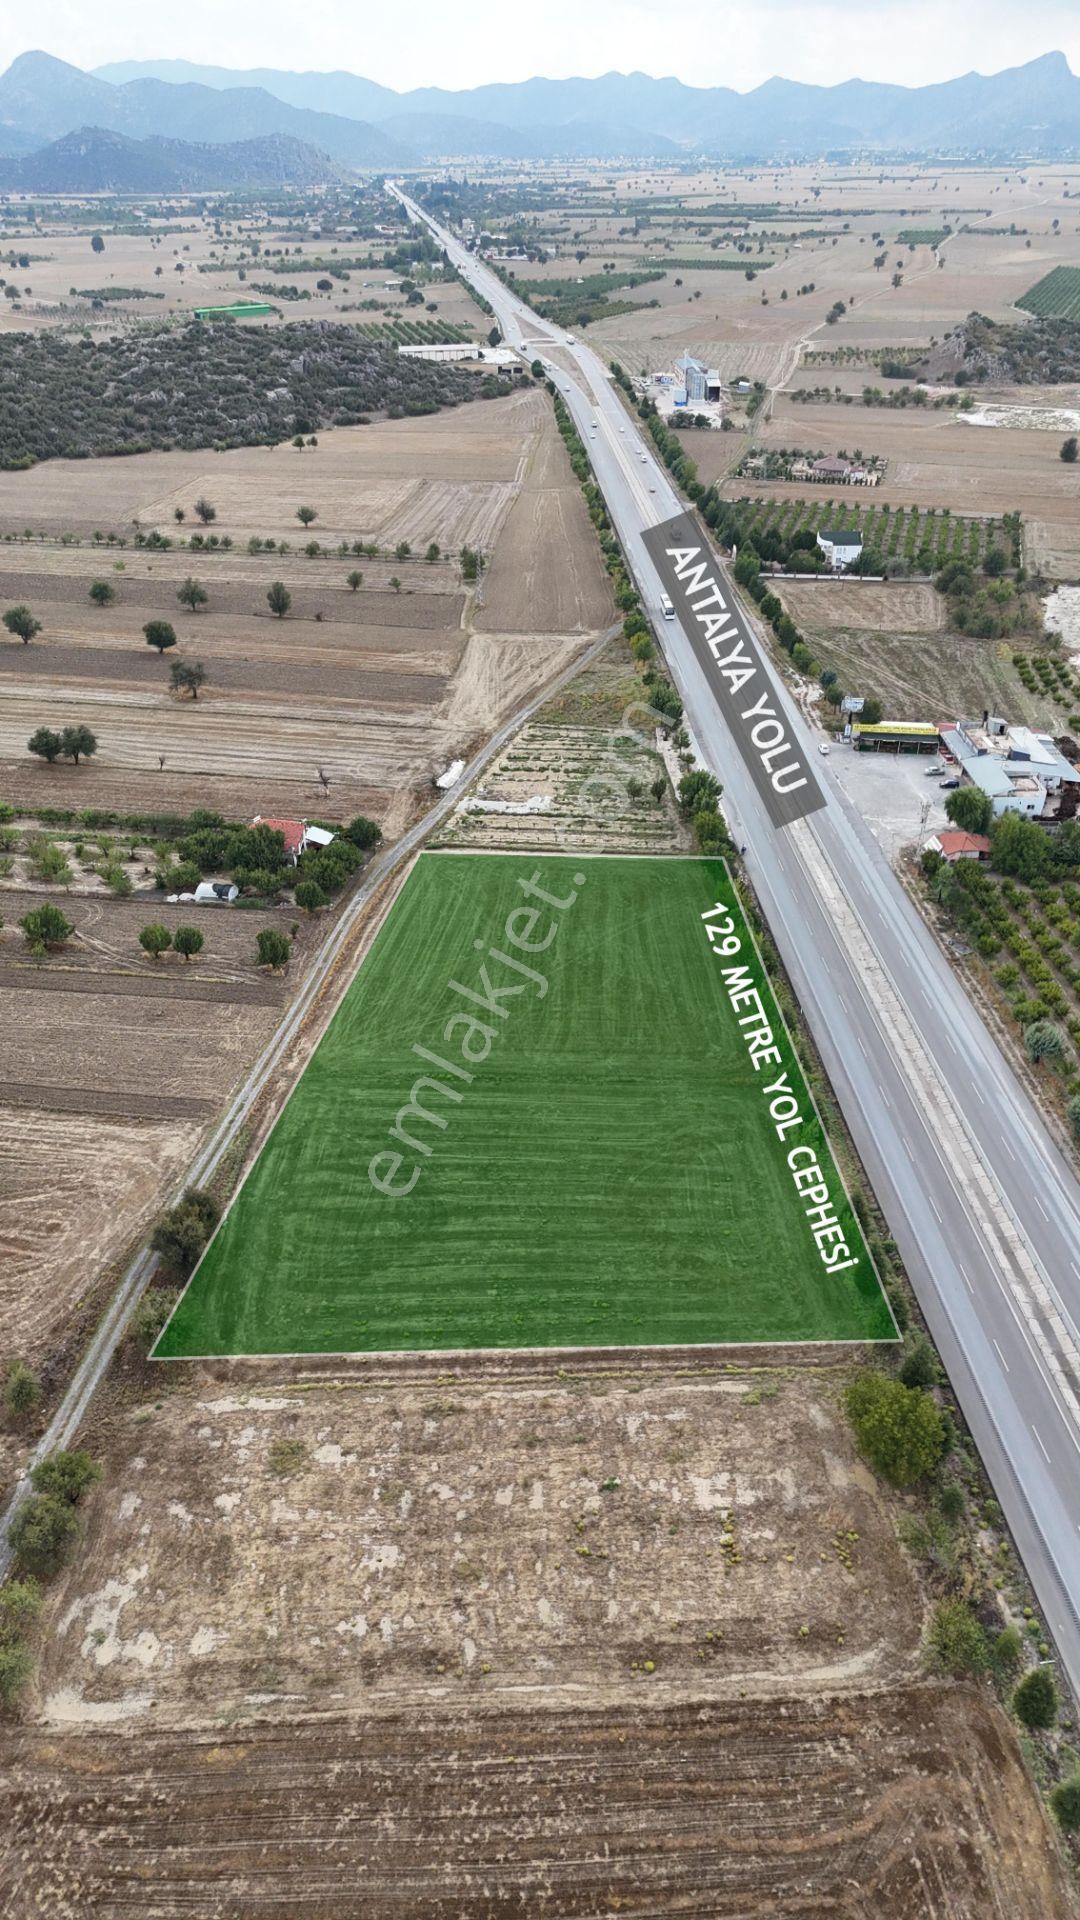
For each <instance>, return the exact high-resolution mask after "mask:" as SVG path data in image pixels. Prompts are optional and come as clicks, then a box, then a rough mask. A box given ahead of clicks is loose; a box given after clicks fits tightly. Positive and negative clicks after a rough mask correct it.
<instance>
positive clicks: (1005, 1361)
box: [994, 1340, 1035, 1433]
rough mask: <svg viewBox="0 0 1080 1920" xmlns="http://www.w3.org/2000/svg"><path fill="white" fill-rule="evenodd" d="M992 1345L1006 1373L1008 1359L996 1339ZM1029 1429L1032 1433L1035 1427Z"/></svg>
mask: <svg viewBox="0 0 1080 1920" xmlns="http://www.w3.org/2000/svg"><path fill="white" fill-rule="evenodd" d="M994 1346H995V1347H996V1348H997V1357H998V1359H999V1360H1000V1361H1001V1364H1002V1366H1003V1367H1004V1369H1005V1371H1006V1373H1008V1372H1009V1363H1008V1361H1007V1360H1006V1358H1005V1355H1004V1354H1003V1353H1002V1351H1001V1348H1000V1347H999V1346H998V1343H997V1341H996V1340H995V1341H994ZM1031 1431H1032V1433H1034V1432H1035V1429H1034V1427H1032V1429H1031Z"/></svg>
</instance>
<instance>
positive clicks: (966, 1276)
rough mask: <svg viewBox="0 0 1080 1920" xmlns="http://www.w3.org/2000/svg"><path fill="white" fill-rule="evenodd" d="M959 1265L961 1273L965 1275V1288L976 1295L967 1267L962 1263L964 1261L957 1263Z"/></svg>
mask: <svg viewBox="0 0 1080 1920" xmlns="http://www.w3.org/2000/svg"><path fill="white" fill-rule="evenodd" d="M957 1265H958V1266H959V1268H960V1272H961V1273H962V1274H963V1276H964V1285H965V1287H966V1288H967V1290H968V1292H969V1293H970V1294H974V1292H975V1289H974V1287H973V1286H972V1284H971V1281H970V1280H969V1279H968V1270H967V1268H966V1267H965V1265H964V1263H963V1261H962V1260H961V1261H958V1262H957Z"/></svg>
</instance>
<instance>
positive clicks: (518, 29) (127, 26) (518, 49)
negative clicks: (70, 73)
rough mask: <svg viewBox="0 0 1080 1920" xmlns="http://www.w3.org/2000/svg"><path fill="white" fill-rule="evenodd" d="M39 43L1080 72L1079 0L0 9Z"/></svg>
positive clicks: (754, 73) (465, 64) (277, 56)
mask: <svg viewBox="0 0 1080 1920" xmlns="http://www.w3.org/2000/svg"><path fill="white" fill-rule="evenodd" d="M31 35H32V41H31V44H33V45H36V46H39V47H44V48H46V49H47V50H48V51H49V52H50V53H53V54H56V55H57V56H58V57H59V58H60V59H62V60H70V61H71V62H73V63H74V65H76V66H79V67H84V68H94V67H96V66H100V65H103V64H105V63H107V62H114V61H125V60H139V61H146V60H160V59H166V58H169V59H186V60H193V61H198V62H213V63H215V64H217V65H220V66H229V67H236V68H241V69H245V68H254V67H277V68H282V67H288V68H292V69H294V70H298V71H303V70H310V69H313V68H314V69H320V70H324V71H325V70H333V69H345V70H346V71H348V72H351V73H359V74H363V75H365V76H366V77H367V78H369V79H371V80H377V81H379V82H381V84H382V85H384V86H389V87H394V88H395V89H397V90H398V91H404V90H406V89H408V88H410V87H418V86H441V87H471V86H477V85H480V84H483V83H485V82H488V81H498V80H501V81H511V80H524V79H527V78H529V77H530V76H531V75H533V74H538V73H539V74H547V75H551V76H553V77H566V76H568V75H574V74H583V75H587V76H595V75H597V74H601V73H605V72H607V71H609V70H610V69H611V68H618V69H619V70H621V71H622V72H624V73H625V72H628V71H630V70H632V69H635V68H636V69H639V70H643V71H644V72H647V73H652V74H660V75H667V74H673V75H675V76H676V77H677V78H679V79H680V80H683V81H685V82H687V83H688V84H690V85H693V86H729V87H736V88H738V89H740V90H745V89H747V88H750V87H754V86H758V85H760V83H761V82H762V81H764V80H767V79H769V78H771V77H772V76H773V75H774V74H777V73H779V74H782V75H783V76H784V77H785V78H786V79H789V80H803V81H811V82H814V83H816V84H819V85H824V86H827V85H830V84H835V82H836V81H838V80H848V79H852V78H856V77H858V78H861V79H865V80H891V81H895V82H898V83H900V84H901V85H906V86H919V85H925V84H926V83H927V82H928V81H934V80H946V79H950V78H953V77H954V76H956V75H958V74H961V73H965V72H968V71H969V70H971V69H972V68H975V69H977V70H978V71H979V72H981V73H993V72H996V71H999V70H1000V69H1001V68H1002V67H1008V66H1015V65H1020V64H1021V63H1023V62H1024V61H1026V60H1030V59H1031V58H1032V57H1033V56H1035V55H1037V54H1040V53H1046V52H1048V51H1050V50H1052V49H1060V50H1061V51H1062V52H1063V53H1064V54H1065V55H1066V56H1067V57H1068V59H1069V61H1070V64H1071V66H1072V67H1073V70H1074V71H1080V5H1078V4H1077V0H1028V4H1025V5H1024V6H1018V5H1016V4H1015V0H982V4H981V5H979V6H975V5H974V4H973V0H822V4H810V0H729V4H726V5H723V6H717V5H715V4H713V3H712V0H664V3H663V4H662V5H661V4H657V0H590V4H589V5H588V6H582V5H581V4H580V0H548V4H547V5H546V6H544V7H543V8H540V9H535V8H526V7H523V6H515V5H514V4H513V0H510V3H509V4H507V0H498V4H496V0H470V4H469V6H468V8H467V9H464V10H463V9H462V8H460V7H453V6H446V5H444V4H443V3H442V0H438V3H436V0H413V3H412V4H411V5H410V6H408V7H404V8H400V9H399V8H394V7H379V6H363V7H358V6H356V5H355V4H354V0H319V4H318V5H316V6H314V7H309V8H303V7H296V6H286V5H285V4H283V0H259V4H258V5H255V4H254V0H233V4H232V5H231V6H227V7H222V6H221V5H220V4H214V5H210V4H209V0H185V5H184V6H182V7H176V8H171V9H161V8H147V7H145V6H144V5H142V4H141V0H140V4H136V0H111V4H110V5H109V6H108V7H105V6H100V5H98V6H76V5H75V4H73V0H40V3H39V4H38V5H37V6H35V7H34V8H33V10H32V13H30V14H28V13H27V12H26V11H25V9H19V8H16V7H8V8H5V9H4V12H3V15H2V16H0V67H2V66H4V65H6V64H7V63H8V62H9V61H11V60H13V59H14V58H15V56H16V55H17V54H19V53H21V52H23V51H24V50H25V48H26V46H27V43H28V36H31Z"/></svg>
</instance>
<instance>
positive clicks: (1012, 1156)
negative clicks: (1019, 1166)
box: [1001, 1134, 1016, 1160]
mask: <svg viewBox="0 0 1080 1920" xmlns="http://www.w3.org/2000/svg"><path fill="white" fill-rule="evenodd" d="M1001 1144H1002V1146H1003V1147H1004V1149H1005V1151H1006V1153H1007V1154H1008V1156H1009V1159H1010V1160H1015V1159H1016V1155H1015V1153H1014V1152H1013V1150H1012V1148H1011V1147H1010V1145H1009V1143H1008V1141H1007V1140H1006V1138H1005V1135H1004V1134H1002V1136H1001Z"/></svg>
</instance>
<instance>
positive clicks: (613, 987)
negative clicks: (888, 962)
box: [156, 853, 895, 1357]
mask: <svg viewBox="0 0 1080 1920" xmlns="http://www.w3.org/2000/svg"><path fill="white" fill-rule="evenodd" d="M530 889H532V891H530ZM536 889H540V890H542V893H543V894H544V895H546V896H547V899H545V898H543V897H541V893H540V892H537V891H536ZM552 901H555V902H558V903H559V904H558V905H552V904H550V903H551V902H552ZM718 904H719V905H720V907H721V911H720V912H719V913H716V914H714V915H713V918H712V921H711V923H710V922H708V921H706V920H704V919H703V918H702V916H703V914H707V913H710V912H711V910H712V909H713V908H714V907H715V906H717V905H718ZM732 923H734V926H733V927H732ZM710 924H711V925H712V928H713V934H714V937H715V939H716V942H717V944H716V945H714V944H711V943H710V938H709V926H710ZM725 928H727V929H728V931H727V932H726V933H725V932H724V931H723V930H724V929H725ZM721 938H723V939H725V940H726V941H727V943H728V944H727V951H726V952H721V951H720V944H719V943H720V940H721ZM492 950H495V952H496V953H497V954H499V955H501V956H503V957H502V958H493V957H492ZM736 967H738V968H746V969H748V971H747V972H746V973H744V974H742V975H741V976H740V977H741V980H742V986H743V991H744V992H749V993H750V994H752V993H753V991H754V988H755V987H756V989H757V992H758V993H759V994H760V997H761V1004H762V1005H763V1006H764V1010H765V1017H766V1019H767V1021H768V1024H769V1025H770V1026H771V1028H772V1033H773V1037H774V1044H775V1046H776V1048H777V1049H778V1050H779V1056H780V1057H779V1061H778V1062H777V1060H776V1058H775V1056H772V1057H769V1058H767V1057H765V1056H764V1054H763V1057H762V1060H761V1063H760V1067H759V1068H755V1065H754V1062H753V1059H752V1057H751V1036H752V1035H753V1033H754V1032H755V1031H757V1032H758V1034H759V1043H758V1044H759V1045H761V1046H762V1047H764V1045H765V1044H766V1043H765V1041H764V1039H762V1038H761V1037H760V1036H761V1028H762V1020H761V1018H760V1015H759V1016H757V1017H755V1014H754V1011H753V1002H752V1000H751V1001H747V1000H746V999H743V1000H741V1001H740V1002H739V1003H738V1004H737V1005H736V1004H733V1001H732V998H731V993H732V990H733V988H734V976H732V979H731V980H730V981H729V980H727V979H725V970H731V969H733V968H736ZM485 969H486V974H485V973H484V972H483V971H482V970H485ZM453 983H456V985H455V984H453ZM511 989H516V991H511ZM500 996H501V997H500ZM740 1021H742V1022H743V1023H744V1024H742V1025H740ZM418 1048H423V1049H426V1050H427V1053H428V1054H431V1055H434V1056H435V1057H436V1061H439V1062H442V1063H443V1064H442V1065H439V1064H435V1063H434V1062H433V1061H432V1060H430V1059H428V1058H427V1057H426V1056H425V1055H424V1054H421V1053H418V1052H417V1051H416V1050H417V1049H418ZM454 1069H456V1072H455V1071H454ZM782 1073H786V1074H787V1076H788V1085H789V1087H790V1089H791V1093H790V1094H789V1095H787V1096H786V1101H785V1098H784V1096H782V1095H774V1096H769V1095H768V1094H767V1091H766V1089H767V1088H768V1087H771V1086H775V1084H776V1082H777V1079H778V1077H779V1076H780V1075H781V1074H782ZM423 1076H427V1077H428V1084H427V1085H426V1086H425V1087H420V1088H419V1089H418V1088H417V1087H416V1085H415V1083H416V1081H417V1080H418V1079H419V1078H421V1077H423ZM469 1076H471V1077H469ZM432 1082H435V1083H436V1084H434V1085H432V1084H431V1083H432ZM413 1094H415V1095H416V1104H415V1105H410V1101H411V1097H412V1095H413ZM773 1099H778V1100H780V1110H779V1111H778V1113H777V1114H776V1115H774V1116H772V1117H770V1105H771V1104H772V1101H773ZM796 1109H797V1113H795V1117H794V1118H792V1117H791V1115H792V1113H793V1112H795V1110H796ZM440 1122H441V1123H442V1124H440ZM781 1123H784V1124H786V1126H787V1129H788V1130H787V1131H786V1133H785V1135H784V1137H783V1139H781V1138H778V1135H777V1126H778V1125H779V1124H781ZM395 1128H396V1133H395V1132H394V1131H393V1130H394V1129H395ZM790 1155H794V1166H792V1165H789V1156H790ZM815 1164H816V1165H817V1166H818V1167H819V1168H820V1174H819V1175H818V1180H820V1181H821V1182H823V1183H824V1184H825V1185H827V1188H828V1201H827V1204H825V1205H824V1209H823V1211H819V1212H818V1214H817V1215H815V1217H814V1218H813V1220H811V1219H810V1218H808V1217H807V1212H806V1209H807V1208H808V1207H809V1206H812V1205H813V1204H814V1200H813V1196H812V1191H811V1188H812V1184H813V1183H814V1175H813V1173H812V1172H811V1171H810V1169H811V1168H812V1167H813V1166H814V1165H815ZM796 1172H799V1174H800V1177H801V1179H802V1180H803V1182H804V1185H805V1188H806V1190H805V1191H801V1192H800V1191H798V1190H797V1187H796V1182H795V1173H796ZM817 1191H818V1194H819V1196H820V1192H821V1188H820V1186H819V1187H818V1189H817ZM821 1204H822V1203H821V1201H820V1199H819V1201H818V1205H819V1207H820V1206H821ZM833 1216H834V1217H835V1221H836V1223H838V1227H839V1231H838V1232H832V1233H830V1237H829V1238H827V1239H826V1240H824V1241H823V1243H822V1246H821V1248H820V1249H819V1246H818V1245H817V1244H815V1239H814V1232H813V1229H814V1228H815V1227H822V1225H823V1222H824V1223H826V1230H827V1231H828V1229H827V1221H828V1219H829V1218H831V1217H833ZM839 1240H842V1241H843V1242H844V1243H845V1245H844V1246H842V1247H840V1248H839V1251H838V1248H837V1242H838V1241H839ZM826 1256H827V1257H831V1258H832V1259H833V1260H834V1261H839V1260H840V1259H843V1260H844V1261H845V1262H846V1261H848V1260H852V1259H854V1260H857V1263H858V1264H856V1265H846V1266H845V1268H844V1270H843V1271H838V1272H837V1271H832V1270H831V1269H829V1268H827V1267H826V1265H825V1263H824V1257H826ZM894 1337H895V1330H894V1327H893V1323H892V1319H891V1316H890V1314H889V1310H888V1307H887V1305H886V1302H885V1300H884V1298H883V1295H882V1293H881V1290H880V1287H879V1285H878V1281H877V1278H876V1276H875V1273H874V1269H873V1266H872V1264H871V1261H870V1258H869V1256H868V1254H867V1251H866V1247H865V1244H864V1242H863V1239H862V1235H861V1233H860V1231H859V1228H858V1224H857V1222H856V1221H855V1219H854V1216H853V1214H852V1212H851V1208H850V1206H849V1203H848V1201H847V1198H846V1196H845V1194H844V1191H843V1188H842V1186H841V1183H840V1180H839V1177H838V1174H837V1171H836V1168H835V1165H834V1163H833V1160H832V1157H831V1154H830V1152H829V1148H828V1144H827V1142H826V1141H825V1138H824V1135H823V1131H822V1128H821V1125H820V1122H819V1121H818V1119H817V1116H816V1114H815V1111H814V1108H813V1106H812V1103H811V1101H810V1097H809V1094H808V1092H807V1090H806V1085H805V1082H804V1080H803V1076H802V1073H801V1071H800V1069H799V1067H798V1063H797V1061H796V1058H795V1055H794V1052H793V1050H792V1047H791V1045H790V1042H789V1041H788V1038H787V1035H786V1034H785V1032H784V1031H783V1028H782V1025H781V1022H780V1019H779V1016H778V1014H777V1011H776V1007H775V1002H774V1001H773V998H772V994H771V991H770V990H769V988H768V984H767V981H766V979H765V976H764V973H763V971H762V968H761V965H760V962H759V960H758V958H757V954H756V952H755V950H754V948H753V946H752V943H751V940H750V937H749V935H748V933H747V930H746V925H745V921H744V919H743V916H742V913H741V911H740V909H739V906H738V903H737V900H736V896H735V894H734V891H733V888H732V886H731V882H730V879H729V877H728V873H727V869H726V867H725V866H724V863H723V862H722V861H720V860H703V859H688V860H681V859H671V858H668V859H664V858H657V859H640V858H627V859H589V858H587V857H580V856H579V857H575V856H570V857H565V856H558V857H553V856H548V855H546V854H536V855H529V854H514V855H500V854H489V855H474V854H469V855H460V854H442V853H427V854H424V855H422V856H421V858H420V859H419V860H418V862H417V864H416V866H415V868H414V869H413V872H412V873H411V875H410V876H409V879H408V881H407V883H406V885H405V887H404V888H403V890H402V893H401V895H400V897H399V899H398V901H397V903H396V904H395V906H394V908H393V910H392V911H391V913H390V915H389V917H388V919H387V921H386V923H385V924H384V926H383V927H382V929H381V931H380V933H379V935H378V938H377V939H376V941H375V942H374V944H373V946H372V948H371V951H370V953H369V955H368V957H367V959H366V960H365V962H364V964H363V966H362V967H361V968H360V971H359V972H358V974H357V976H356V978H355V980H354V981H353V983H352V985H351V986H350V988H349V990H348V992H347V994H346V996H345V999H344V1001H343V1002H342V1005H341V1006H340V1008H339V1009H338V1011H337V1013H336V1014H335V1016H334V1019H333V1021H332V1022H331V1024H330V1026H329V1028H328V1030H327V1032H326V1034H325V1035H324V1037H323V1039H322V1041H321V1042H320V1044H319V1046H318V1048H317V1049H316V1052H315V1053H314V1055H313V1057H312V1059H311V1061H310V1062H309V1064H308V1066H307V1068H306V1070H305V1072H304V1074H303V1075H302V1077H301V1079H300V1081H299V1082H298V1084H297V1086H296V1088H295V1090H294V1092H293V1094H292V1096H291V1097H290V1099H289V1101H288V1104H287V1105H286V1107H285V1109H284V1111H283V1112H282V1114H281V1116H280V1118H279V1119H278V1121H277V1124H276V1125H275V1127H274V1129H273V1132H272V1133H271V1134H270V1137H269V1138H268V1140H267V1141H266V1143H265V1145H264V1147H263V1149H262V1152H261V1153H260V1155H259V1157H258V1159H257V1160H256V1162H255V1164H254V1166H253V1167H252V1169H251V1171H250V1173H249V1175H248V1177H247V1180H246V1181H245V1183H244V1185H243V1186H242V1187H241V1189H240V1191H239V1192H238V1194H237V1196H236V1198H235V1201H234V1203H233V1205H232V1207H231V1209H230V1211H229V1213H228V1214H227V1216H226V1218H225V1220H224V1222H223V1223H222V1225H221V1227H220V1228H219V1230H218V1232H217V1234H216V1236H215V1238H214V1240H213V1241H212V1242H211V1244H210V1246H209V1248H208V1249H207V1252H206V1254H205V1255H204V1257H203V1260H202V1263H201V1265H200V1267H199V1268H198V1269H197V1271H196V1273H195V1275H194V1278H193V1279H192V1281H191V1283H190V1285H189V1287H188V1289H187V1291H186V1293H185V1294H184V1296H183V1298H182V1300H181V1302H180V1304H179V1306H178V1308H177V1310H176V1312H175V1313H174V1315H173V1318H172V1319H171V1321H170V1322H169V1324H168V1326H167V1327H166V1329H165V1331H164V1333H163V1334H162V1336H161V1339H160V1340H159V1342H158V1346H157V1349H156V1352H157V1354H158V1356H159V1357H168V1356H176V1357H179V1356H184V1355H190V1356H195V1355H212V1354H233V1353H236V1354H240V1353H251V1354H258V1353H347V1352H380V1351H390V1350H401V1349H413V1350H415V1349H435V1348H450V1349H452V1348H476V1347H552V1346H557V1347H581V1346H652V1345H683V1344H688V1343H689V1344H695V1345H703V1344H710V1343H713V1342H726V1341H740V1342H743V1341H757V1340H766V1341H779V1340H847V1339H851V1340H864V1339H892V1338H894Z"/></svg>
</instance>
